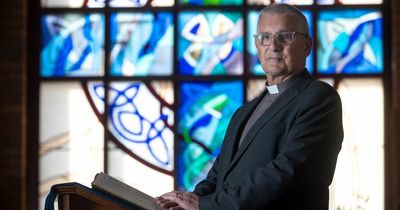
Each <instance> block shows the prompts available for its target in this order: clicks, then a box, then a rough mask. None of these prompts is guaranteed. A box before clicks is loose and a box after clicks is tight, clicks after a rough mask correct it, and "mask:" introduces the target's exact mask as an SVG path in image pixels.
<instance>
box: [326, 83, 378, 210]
mask: <svg viewBox="0 0 400 210" xmlns="http://www.w3.org/2000/svg"><path fill="white" fill-rule="evenodd" d="M338 91H339V94H340V96H341V98H342V103H343V126H344V141H343V145H342V150H341V152H340V153H339V157H338V162H337V166H336V172H335V176H334V181H333V183H332V185H331V193H330V196H331V197H330V209H331V210H347V209H363V210H382V209H384V160H383V158H384V144H383V142H384V141H383V136H384V135H383V128H384V124H383V113H384V112H383V84H382V80H381V79H359V78H358V79H344V80H341V81H340V83H339V88H338Z"/></svg>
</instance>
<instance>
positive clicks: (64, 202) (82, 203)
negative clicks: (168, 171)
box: [45, 182, 142, 210]
mask: <svg viewBox="0 0 400 210" xmlns="http://www.w3.org/2000/svg"><path fill="white" fill-rule="evenodd" d="M48 209H49V210H53V209H54V210H56V209H58V210H142V208H140V207H137V206H134V205H133V204H130V203H128V202H126V201H124V200H121V199H118V198H116V197H114V196H112V195H109V194H107V193H104V192H101V191H98V190H94V189H91V188H88V187H86V186H84V185H81V184H79V183H76V182H72V183H64V184H58V185H54V186H53V187H52V189H51V191H50V194H49V195H48V196H47V198H46V206H45V210H48Z"/></svg>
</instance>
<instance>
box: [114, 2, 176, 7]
mask: <svg viewBox="0 0 400 210" xmlns="http://www.w3.org/2000/svg"><path fill="white" fill-rule="evenodd" d="M174 3H175V0H150V1H149V0H110V3H109V4H110V6H111V7H143V6H148V5H149V6H152V7H170V6H173V5H174Z"/></svg>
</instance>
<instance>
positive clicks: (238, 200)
mask: <svg viewBox="0 0 400 210" xmlns="http://www.w3.org/2000/svg"><path fill="white" fill-rule="evenodd" d="M314 84H315V83H314ZM320 84H321V83H317V85H310V86H311V87H309V88H311V89H314V90H313V91H304V92H303V93H302V94H301V95H300V97H302V100H301V103H299V104H298V106H299V109H298V111H297V115H296V117H295V119H294V121H292V122H287V123H289V124H288V125H287V126H288V130H287V133H286V134H285V139H283V140H282V141H285V144H284V146H283V147H282V149H281V150H280V152H279V154H278V155H277V156H276V157H275V159H273V160H272V161H270V162H268V163H266V165H265V166H262V167H259V168H256V169H255V170H253V171H251V172H243V178H242V179H241V180H240V182H239V183H237V185H235V186H232V187H231V188H226V189H225V188H224V190H218V191H216V192H213V193H211V194H207V195H205V196H201V197H200V200H199V204H200V209H231V210H234V209H258V208H261V207H263V206H267V205H268V204H270V203H272V202H274V201H275V200H276V199H277V198H278V197H279V196H281V195H283V194H284V193H286V192H288V191H290V190H292V189H293V188H296V189H301V187H313V186H316V185H317V186H318V187H322V188H326V189H327V188H328V186H329V185H330V183H331V181H332V177H333V174H334V169H335V165H336V159H337V155H338V153H339V151H340V148H341V143H342V140H343V126H342V107H341V101H340V97H339V95H338V94H337V92H336V91H335V90H334V89H333V88H331V87H330V86H328V85H325V84H324V85H320ZM313 86H314V87H313ZM315 89H317V90H318V91H315ZM211 173H214V172H211ZM213 183H215V180H213ZM303 189H304V188H303Z"/></svg>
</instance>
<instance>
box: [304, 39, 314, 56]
mask: <svg viewBox="0 0 400 210" xmlns="http://www.w3.org/2000/svg"><path fill="white" fill-rule="evenodd" d="M311 49H312V39H311V37H310V36H308V37H307V38H306V42H305V49H304V50H305V51H306V55H307V56H309V55H310V53H311Z"/></svg>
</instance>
